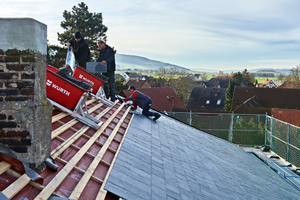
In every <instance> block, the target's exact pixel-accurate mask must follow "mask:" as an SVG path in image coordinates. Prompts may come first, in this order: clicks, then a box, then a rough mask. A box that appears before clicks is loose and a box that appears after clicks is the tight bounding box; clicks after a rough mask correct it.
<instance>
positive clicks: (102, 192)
mask: <svg viewBox="0 0 300 200" xmlns="http://www.w3.org/2000/svg"><path fill="white" fill-rule="evenodd" d="M132 119H133V117H132V116H131V119H130V121H129V123H128V126H127V129H126V131H125V133H124V135H123V137H122V140H121V143H120V145H119V146H118V150H117V152H116V154H115V156H114V158H113V160H112V162H111V164H110V167H109V169H108V171H107V173H106V175H105V178H104V181H103V184H102V185H101V187H100V190H99V192H98V195H97V197H96V200H104V199H105V197H106V193H107V191H106V190H104V187H105V184H106V182H107V180H108V177H109V174H110V172H111V170H112V168H113V166H114V164H115V162H116V159H117V157H118V154H119V152H120V149H121V146H122V144H123V142H124V140H125V137H126V134H127V132H128V129H129V127H130V124H131V122H132Z"/></svg>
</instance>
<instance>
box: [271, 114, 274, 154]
mask: <svg viewBox="0 0 300 200" xmlns="http://www.w3.org/2000/svg"><path fill="white" fill-rule="evenodd" d="M273 121H274V118H273V115H272V117H271V127H270V130H271V137H270V148H271V150H272V151H274V145H273Z"/></svg>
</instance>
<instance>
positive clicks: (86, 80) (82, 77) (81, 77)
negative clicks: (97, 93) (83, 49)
mask: <svg viewBox="0 0 300 200" xmlns="http://www.w3.org/2000/svg"><path fill="white" fill-rule="evenodd" d="M79 78H80V79H82V80H84V81H85V82H87V83H90V84H92V85H95V84H94V82H93V81H91V80H90V79H87V78H86V77H84V76H83V75H82V74H79Z"/></svg>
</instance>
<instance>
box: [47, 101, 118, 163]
mask: <svg viewBox="0 0 300 200" xmlns="http://www.w3.org/2000/svg"><path fill="white" fill-rule="evenodd" d="M112 108H113V107H108V108H107V109H105V110H104V111H105V113H106V112H108V111H109V110H110V109H112ZM104 111H103V112H102V113H100V114H99V115H97V116H96V117H95V118H96V119H100V118H101V117H102V116H103V115H104V114H105V113H104ZM102 126H103V125H102ZM89 128H90V127H89V126H86V125H85V126H83V127H82V128H81V129H80V130H78V131H77V132H76V133H74V134H73V136H72V137H69V138H68V139H67V140H66V141H65V142H63V143H62V144H60V145H59V146H58V147H56V148H55V149H53V150H52V152H51V156H52V158H53V159H55V158H57V157H58V156H59V155H60V154H61V153H62V152H64V151H65V150H66V149H67V148H68V147H69V146H71V145H72V144H73V142H75V141H76V140H77V139H78V138H79V137H81V136H82V135H83V134H84V133H85V132H86V131H87V130H88V129H89ZM58 131H59V130H58ZM52 133H53V132H52ZM59 134H60V133H59ZM59 134H58V135H59ZM55 137H57V135H56V136H55Z"/></svg>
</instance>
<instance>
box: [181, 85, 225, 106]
mask: <svg viewBox="0 0 300 200" xmlns="http://www.w3.org/2000/svg"><path fill="white" fill-rule="evenodd" d="M225 93H226V89H225V88H213V87H208V88H203V87H194V88H193V89H192V92H191V96H190V99H189V101H188V105H187V107H188V108H190V109H194V110H196V109H199V110H200V109H202V110H223V108H224V104H225V99H226V97H225ZM208 100H209V102H208V103H207V101H208ZM219 100H221V101H219ZM218 101H219V102H218ZM218 103H219V104H218ZM203 108H204V109H203Z"/></svg>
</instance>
